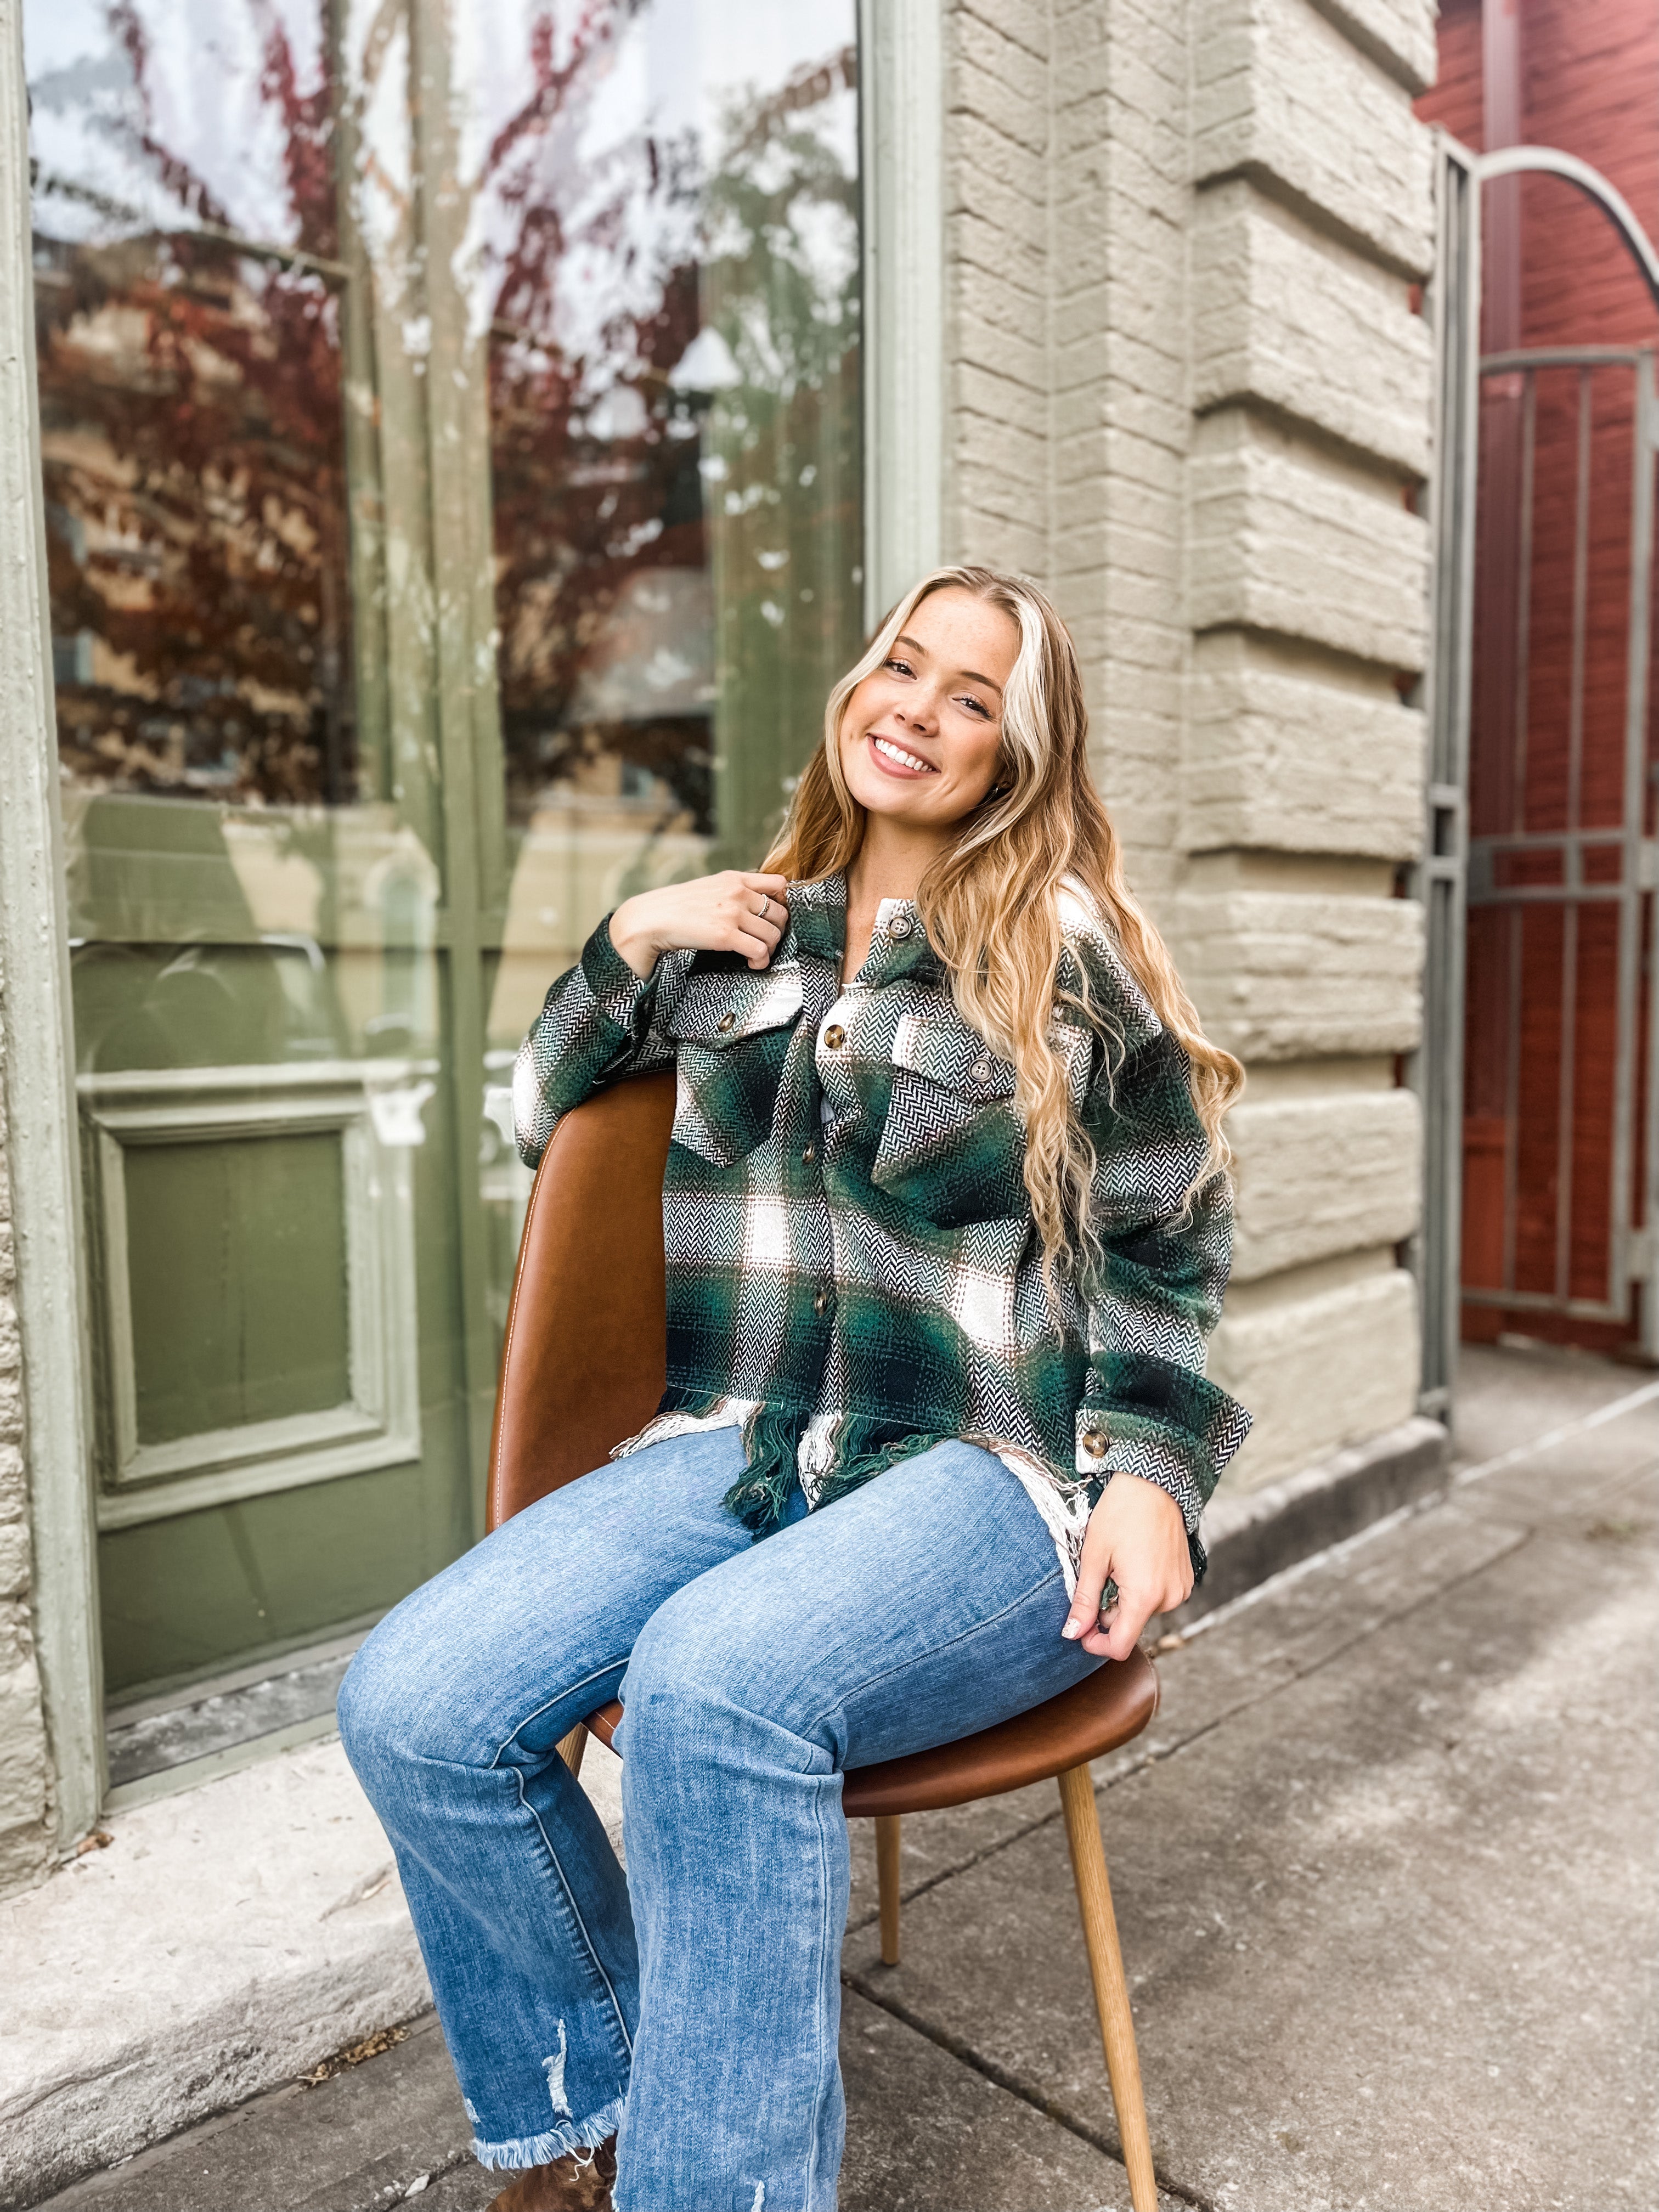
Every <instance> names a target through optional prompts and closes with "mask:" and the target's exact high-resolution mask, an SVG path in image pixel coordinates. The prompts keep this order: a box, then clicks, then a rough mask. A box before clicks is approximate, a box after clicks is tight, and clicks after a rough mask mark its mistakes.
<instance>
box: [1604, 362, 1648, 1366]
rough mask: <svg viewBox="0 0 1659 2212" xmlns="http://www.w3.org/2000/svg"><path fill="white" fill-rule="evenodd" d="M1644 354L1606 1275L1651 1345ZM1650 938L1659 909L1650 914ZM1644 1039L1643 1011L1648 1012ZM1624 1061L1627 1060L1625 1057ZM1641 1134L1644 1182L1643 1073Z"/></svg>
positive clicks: (1637, 433)
mask: <svg viewBox="0 0 1659 2212" xmlns="http://www.w3.org/2000/svg"><path fill="white" fill-rule="evenodd" d="M1653 368H1654V356H1653V354H1652V352H1651V351H1650V350H1647V349H1644V352H1643V353H1642V355H1641V357H1640V359H1639V360H1638V363H1637V367H1636V375H1635V386H1636V390H1635V393H1634V399H1635V405H1634V407H1633V409H1632V422H1631V447H1632V458H1631V515H1630V615H1629V617H1628V623H1629V627H1628V647H1627V651H1626V683H1625V790H1624V803H1625V852H1624V866H1623V869H1622V871H1621V885H1622V888H1623V890H1624V892H1625V899H1624V904H1623V907H1622V908H1621V910H1620V929H1619V1015H1618V1020H1619V1048H1620V1083H1619V1107H1618V1120H1617V1122H1616V1124H1615V1127H1614V1133H1613V1194H1612V1201H1613V1219H1612V1224H1611V1227H1612V1260H1613V1265H1612V1281H1611V1283H1610V1285H1609V1296H1610V1297H1618V1298H1628V1297H1629V1296H1630V1285H1631V1279H1632V1276H1633V1275H1635V1274H1636V1273H1638V1272H1639V1270H1640V1268H1641V1267H1642V1265H1643V1262H1644V1261H1645V1264H1646V1269H1647V1273H1646V1278H1645V1280H1646V1288H1645V1290H1644V1293H1643V1297H1642V1321H1643V1335H1644V1342H1645V1343H1646V1348H1647V1349H1648V1350H1649V1351H1650V1352H1652V1351H1656V1350H1659V1342H1656V1341H1655V1340H1654V1339H1653V1337H1652V1336H1651V1334H1650V1332H1651V1331H1652V1330H1653V1329H1654V1328H1655V1325H1656V1316H1655V1313H1654V1304H1655V1301H1654V1274H1653V1267H1654V1233H1653V1230H1654V1224H1653V1209H1652V1203H1651V1200H1650V1202H1649V1204H1648V1206H1647V1207H1646V1209H1645V1212H1646V1235H1645V1237H1644V1240H1643V1241H1644V1245H1645V1248H1646V1249H1645V1252H1644V1253H1643V1254H1641V1255H1638V1251H1637V1249H1636V1240H1635V1237H1634V1235H1633V1233H1632V1218H1631V1217H1632V1207H1633V1205H1634V1201H1635V1198H1636V1191H1635V1165H1636V1164H1635V1157H1634V1155H1635V1138H1636V1128H1635V1122H1636V1053H1637V1032H1638V1023H1639V1018H1640V1017H1639V1012H1638V994H1639V991H1640V987H1641V967H1642V921H1643V905H1644V895H1643V877H1644V873H1645V870H1644V867H1643V865H1642V855H1643V848H1644V836H1643V833H1644V829H1645V828H1646V826H1647V825H1646V818H1645V817H1646V812H1647V780H1648V779H1647V734H1648V730H1647V725H1648V665H1649V659H1650V653H1651V651H1652V642H1653V641H1652V636H1651V634H1650V633H1651V622H1652V609H1653V522H1654V499H1653V469H1654V396H1653V393H1654V386H1653ZM1654 935H1655V938H1656V940H1659V914H1656V916H1655V918H1654ZM1648 960H1649V964H1650V967H1659V941H1656V942H1654V943H1652V944H1650V947H1649V951H1648ZM1649 1042H1650V1047H1651V1043H1652V1037H1651V1017H1650V1039H1649ZM1626 1063H1627V1065H1626ZM1648 1121H1649V1136H1648V1145H1647V1162H1646V1166H1647V1176H1648V1182H1649V1187H1650V1190H1651V1189H1652V1188H1653V1177H1654V1167H1655V1164H1654V1157H1653V1154H1654V1136H1653V1130H1654V1114H1653V1093H1652V1081H1651V1078H1650V1082H1649V1086H1648Z"/></svg>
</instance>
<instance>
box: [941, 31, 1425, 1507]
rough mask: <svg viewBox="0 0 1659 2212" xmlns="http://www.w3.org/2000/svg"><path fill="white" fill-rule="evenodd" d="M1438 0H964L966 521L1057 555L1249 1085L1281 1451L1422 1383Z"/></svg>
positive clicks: (1100, 728)
mask: <svg viewBox="0 0 1659 2212" xmlns="http://www.w3.org/2000/svg"><path fill="white" fill-rule="evenodd" d="M1434 20H1435V9H1434V8H1433V6H1432V4H1431V0H1317V4H1315V0H1191V4H1190V5H1188V6H1186V7H1184V8H1180V7H1178V8H1174V9H1170V8H1159V7H1152V6H1148V5H1144V4H1142V0H1055V4H1052V5H1049V4H1041V0H1024V4H1020V5H1009V4H1006V0H1000V3H999V4H998V5H997V6H995V7H992V6H989V5H987V4H982V3H981V4H971V3H970V0H959V3H958V4H956V5H954V6H953V7H951V9H950V11H949V13H948V15H947V19H946V33H947V94H946V149H945V161H946V183H945V230H946V240H945V249H946V262H947V270H948V295H947V296H948V301H949V310H948V313H949V323H948V342H947V358H946V391H945V425H946V431H945V460H946V478H945V507H946V511H945V550H946V553H947V556H951V557H963V558H974V559H978V560H984V561H988V562H1003V563H1007V564H1009V565H1012V566H1014V567H1017V568H1022V569H1024V570H1026V571H1027V572H1029V573H1030V574H1035V575H1036V576H1038V577H1039V578H1041V579H1042V580H1044V581H1045V582H1046V583H1047V584H1048V586H1049V587H1050V588H1051V589H1052V590H1053V592H1054V595H1055V597H1056V599H1057V601H1058V603H1059V605H1060V608H1061V611H1062V612H1063V613H1064V614H1065V616H1066V618H1067V620H1068V621H1069V623H1071V625H1072V627H1073V632H1074V634H1075V635H1076V637H1077V639H1078V642H1079V647H1080V648H1081V650H1082V653H1083V656H1084V661H1085V671H1086V675H1087V679H1088V683H1089V688H1090V695H1091V714H1092V716H1093V720H1094V727H1095V732H1096V735H1097V745H1098V755H1097V759H1098V771H1099V775H1100V777H1101V781H1102V783H1103V788H1104V790H1105V793H1106V795H1107V797H1108V799H1109V803H1110V805H1111V806H1112V808H1113V811H1114V813H1115V818H1116V820H1117V822H1118V824H1119V826H1120V828H1121V830H1122V831H1123V833H1124V835H1125V838H1126V842H1127V846H1128V848H1129V856H1130V864H1131V872H1132V878H1133V881H1134V883H1135V884H1136V885H1137V887H1138V888H1139V890H1141V892H1142V893H1143V895H1144V896H1146V898H1147V899H1148V901H1149V903H1150V904H1151V905H1152V908H1153V910H1154V911H1155V913H1156V915H1157V916H1158V921H1159V922H1160V925H1161V926H1162V927H1164V930H1165V931H1166V933H1168V935H1169V936H1170V939H1171V942H1172V944H1173V946H1174V948H1175V950H1176V955H1177V957H1178V958H1179V960H1180V962H1181V964H1182V969H1183V972H1184V974H1185V975H1186V976H1187V977H1188V981H1189V983H1190V985H1191V987H1192V988H1193V990H1194V995H1195V997H1196V998H1197V1000H1198V1002H1199V1005H1200V1011H1201V1012H1202V1013H1203V1016H1204V1018H1205V1021H1206V1025H1207V1027H1208V1029H1209V1030H1210V1033H1211V1034H1212V1036H1215V1037H1216V1038H1217V1039H1218V1042H1221V1043H1223V1044H1225V1045H1226V1046H1227V1047H1228V1048H1230V1049H1231V1050H1232V1051H1234V1052H1235V1053H1237V1054H1238V1055H1239V1057H1240V1058H1241V1060H1243V1062H1244V1063H1245V1066H1246V1067H1247V1069H1248V1071H1249V1090H1248V1093H1247V1096H1246V1098H1245V1100H1244V1102H1243V1103H1242V1104H1241V1105H1240V1106H1239V1108H1238V1109H1237V1110H1236V1112H1235V1114H1234V1115H1233V1117H1232V1122H1231V1134H1232V1141H1233V1144H1234V1146H1235V1149H1236V1153H1237V1186H1238V1234H1237V1249H1236V1256H1235V1267H1234V1273H1233V1284H1232V1289H1231V1294H1230V1297H1229V1299H1228V1303H1227V1309H1226V1313H1225V1318H1224V1321H1223V1322H1222V1326H1221V1328H1220V1330H1219V1331H1218V1336H1217V1340H1216V1342H1215V1345H1214V1347H1213V1352H1212V1372H1213V1373H1214V1374H1215V1375H1216V1376H1217V1378H1218V1380H1219V1381H1220V1382H1222V1383H1224V1384H1225V1386H1226V1387H1227V1388H1228V1389H1231V1390H1232V1391H1233V1392H1235V1393H1236V1394H1237V1395H1238V1396H1239V1397H1240V1398H1242V1399H1243V1401H1245V1402H1246V1403H1247V1404H1248V1405H1249V1406H1250V1407H1252V1408H1253V1410H1254V1412H1255V1433H1254V1434H1253V1436H1252V1437H1251V1438H1250V1440H1249V1443H1247V1445H1246V1446H1245V1448H1244V1450H1243V1452H1242V1453H1241V1455H1240V1456H1239V1458H1238V1460H1237V1462H1236V1464H1235V1466H1234V1468H1233V1469H1232V1470H1231V1471H1230V1473H1229V1475H1228V1477H1227V1478H1226V1484H1225V1486H1226V1487H1228V1488H1231V1489H1255V1488H1257V1487H1259V1486H1262V1485H1265V1484H1267V1483H1269V1482H1273V1481H1274V1480H1278V1479H1279V1478H1280V1477H1283V1476H1285V1475H1288V1474H1293V1473H1295V1472H1297V1470H1299V1469H1301V1468H1304V1467H1306V1466H1307V1465H1308V1464H1309V1463H1310V1462H1313V1461H1315V1460H1316V1459H1317V1458H1319V1457H1320V1456H1321V1455H1327V1454H1329V1453H1331V1452H1333V1451H1334V1450H1336V1449H1340V1447H1343V1446H1345V1445H1349V1444H1352V1443H1363V1442H1364V1441H1365V1440H1367V1439H1370V1438H1373V1437H1377V1436H1379V1435H1380V1434H1382V1433H1383V1432H1385V1431H1390V1430H1392V1429H1394V1428H1395V1427H1396V1426H1397V1425H1399V1424H1401V1423H1403V1422H1405V1421H1407V1419H1410V1418H1411V1417H1412V1416H1413V1414H1414V1413H1415V1412H1416V1407H1417V1393H1418V1382H1419V1340H1418V1327H1417V1312H1416V1299H1415V1295H1414V1286H1413V1280H1412V1278H1411V1276H1410V1275H1409V1273H1407V1271H1406V1269H1405V1267H1403V1266H1402V1264H1401V1257H1400V1247H1401V1243H1402V1241H1403V1240H1405V1239H1406V1238H1407V1237H1409V1236H1410V1234H1411V1232H1412V1231H1413V1228H1414V1226H1415V1225H1416V1221H1417V1216H1418V1208H1419V1190H1420V1170H1419V1114H1418V1108H1417V1102H1416V1099H1415V1097H1413V1094H1412V1093H1411V1092H1410V1091H1407V1090H1406V1089H1404V1088H1403V1087H1402V1086H1401V1082H1400V1079H1399V1068H1400V1056H1401V1055H1402V1054H1406V1053H1407V1052H1408V1051H1409V1050H1410V1049H1411V1048H1413V1045H1414V1044H1415V1043H1416V1042H1417V1041H1418V1034H1419V1012H1420V986H1419V976H1420V969H1421V932H1420V915H1419V908H1418V907H1417V905H1416V904H1415V903H1414V902H1413V901H1411V900H1410V899H1407V898H1406V897H1404V896H1401V888H1402V885H1401V871H1402V869H1403V866H1404V865H1405V864H1406V863H1407V862H1409V861H1410V860H1411V859H1412V858H1413V855H1414V854H1416V852H1417V851H1418V848H1419V838H1420V835H1421V824H1422V819H1423V788H1424V787H1423V774H1424V729H1423V716H1422V714H1421V713H1420V712H1419V709H1418V708H1417V707H1416V706H1415V705H1413V704H1412V703H1409V702H1410V701H1411V700H1412V698H1413V690H1414V686H1415V684H1416V681H1417V678H1419V675H1420V673H1421V671H1422V669H1423V666H1424V660H1425V647H1426V595H1427V586H1428V562H1429V546H1428V538H1427V530H1426V526H1425V522H1424V521H1423V520H1422V519H1421V518H1420V516H1419V514H1418V513H1417V512H1416V511H1415V508H1416V505H1417V494H1418V491H1419V486H1420V483H1421V481H1422V479H1423V477H1424V476H1425V472H1426V470H1427V467H1428V449H1429V431H1430V397H1431V394H1430V374H1431V349H1430V341H1429V334H1428V330H1427V326H1426V325H1425V322H1424V321H1423V320H1422V319H1421V317H1420V315H1419V313H1417V312H1416V309H1415V302H1414V300H1413V287H1414V286H1417V285H1419V284H1420V283H1422V282H1423V280H1424V279H1425V277H1426V276H1428V274H1429V271H1430V268H1431V258H1432V247H1433V208H1432V197H1431V140H1430V134H1429V132H1428V131H1427V130H1426V129H1425V128H1424V127H1423V126H1422V125H1420V124H1419V123H1418V121H1417V120H1416V119H1415V118H1414V117H1413V112H1412V106H1411V103H1412V99H1413V94H1416V93H1417V92H1419V91H1420V90H1421V89H1422V88H1423V87H1425V85H1426V84H1428V83H1429V82H1431V81H1432V78H1433V76H1434V71H1435V46H1434Z"/></svg>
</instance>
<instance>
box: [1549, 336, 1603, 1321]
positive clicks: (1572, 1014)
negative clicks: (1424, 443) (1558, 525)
mask: <svg viewBox="0 0 1659 2212" xmlns="http://www.w3.org/2000/svg"><path fill="white" fill-rule="evenodd" d="M1594 430H1595V386H1594V385H1593V383H1592V381H1591V372H1590V371H1589V368H1585V367H1583V366H1582V365H1581V367H1580V368H1579V371H1578V456H1577V486H1576V495H1575V498H1574V502H1573V519H1572V665H1571V675H1570V678H1569V682H1568V692H1567V830H1568V834H1569V836H1571V834H1572V833H1574V832H1575V831H1576V830H1577V828H1578V825H1579V818H1580V816H1581V815H1582V813H1583V793H1584V633H1585V629H1586V625H1587V623H1588V622H1589V520H1590V441H1591V438H1592V436H1593V435H1594ZM1577 862H1578V854H1577V848H1576V847H1573V848H1569V855H1568V868H1567V881H1568V885H1569V887H1570V889H1571V890H1573V891H1577V890H1578V889H1579V888H1580V870H1579V867H1578V865H1577ZM1558 1035H1559V1038H1560V1054H1561V1057H1560V1064H1559V1068H1558V1069H1557V1098H1556V1109H1555V1112H1556V1127H1555V1295H1556V1297H1558V1298H1566V1297H1571V1294H1572V1182H1573V1149H1574V1148H1573V1137H1574V1134H1575V1130H1574V1123H1575V1121H1576V1120H1577V1107H1578V902H1577V899H1576V898H1569V899H1568V901H1567V902H1566V906H1565V911H1564V912H1563V914H1562V916H1561V1021H1560V1028H1559V1032H1558Z"/></svg>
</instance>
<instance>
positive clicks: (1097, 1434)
mask: <svg viewBox="0 0 1659 2212" xmlns="http://www.w3.org/2000/svg"><path fill="white" fill-rule="evenodd" d="M1083 1449H1084V1450H1085V1451H1086V1452H1087V1453H1088V1455H1089V1456H1090V1458H1091V1459H1098V1458H1099V1457H1100V1455H1101V1454H1102V1452H1103V1451H1104V1450H1105V1449H1106V1431H1105V1430H1104V1429H1087V1430H1085V1431H1084V1437H1083Z"/></svg>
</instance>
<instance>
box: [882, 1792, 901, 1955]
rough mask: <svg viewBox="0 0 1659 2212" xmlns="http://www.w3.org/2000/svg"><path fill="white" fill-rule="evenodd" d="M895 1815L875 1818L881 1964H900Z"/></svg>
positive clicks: (897, 1834) (898, 1816) (897, 1828)
mask: <svg viewBox="0 0 1659 2212" xmlns="http://www.w3.org/2000/svg"><path fill="white" fill-rule="evenodd" d="M901 1819H902V1814H898V1813H878V1814H877V1815H876V1887H877V1889H878V1892H879V1893H880V1896H881V1963H882V1965H883V1966H897V1964H898V1962H899V1822H900V1820H901Z"/></svg>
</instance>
